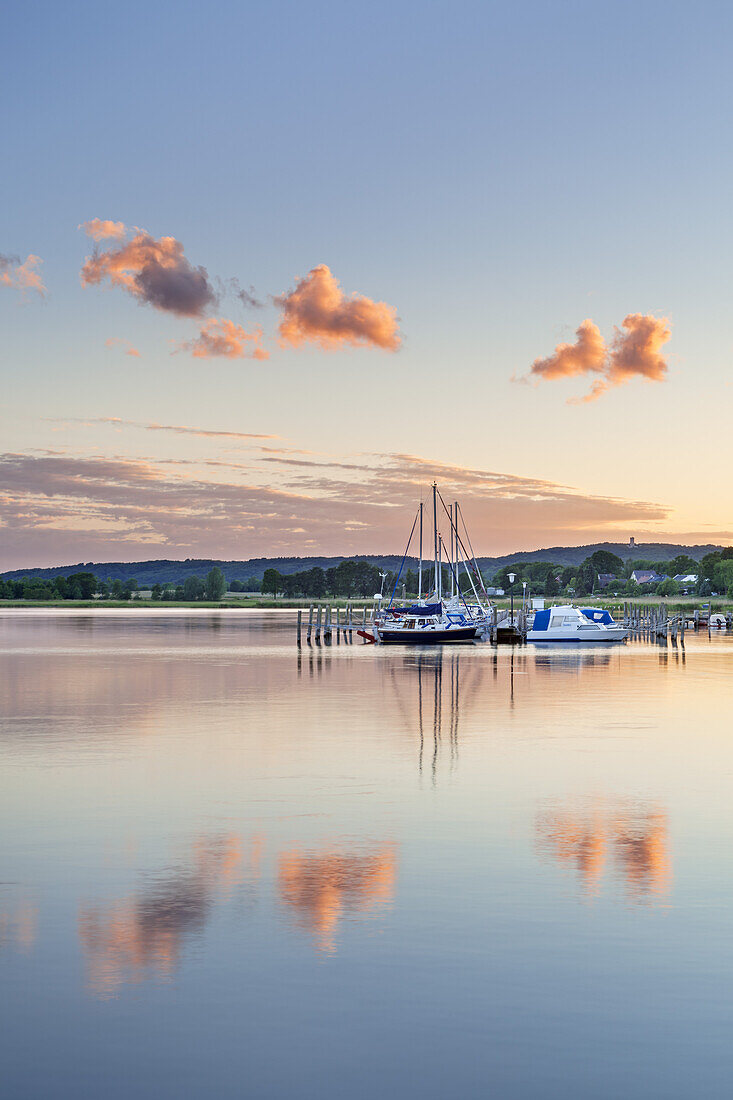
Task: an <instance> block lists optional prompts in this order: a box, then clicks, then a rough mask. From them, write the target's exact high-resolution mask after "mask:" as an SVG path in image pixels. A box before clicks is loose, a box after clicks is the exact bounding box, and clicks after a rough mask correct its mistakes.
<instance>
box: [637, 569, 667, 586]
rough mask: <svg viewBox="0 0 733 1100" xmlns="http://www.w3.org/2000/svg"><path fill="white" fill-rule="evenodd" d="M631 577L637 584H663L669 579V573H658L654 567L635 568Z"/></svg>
mask: <svg viewBox="0 0 733 1100" xmlns="http://www.w3.org/2000/svg"><path fill="white" fill-rule="evenodd" d="M631 579H632V581H636V583H637V584H661V583H662V581H668V580H669V576H668V574H667V573H657V572H656V570H654V569H635V570H634V572H633V573H632V574H631Z"/></svg>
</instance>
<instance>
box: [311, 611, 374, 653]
mask: <svg viewBox="0 0 733 1100" xmlns="http://www.w3.org/2000/svg"><path fill="white" fill-rule="evenodd" d="M371 620H372V609H371V608H369V609H367V607H366V605H365V606H364V607H352V605H351V603H347V604H346V607H343V608H342V607H332V606H331V604H326V605H325V606H324V605H323V604H320V603H318V604H311V605H310V608H309V609H308V622H307V625H305V640H306V642H307V643H308V645H311V644H312V642H313V641H315V642H316V644H317V645H320V643H321V640H323V642H324V643H325V644H326V645H330V644H331V642H332V641H333V636H334V634H335V635H336V642H337V643H340V642H341V639H342V638H343V640H344V642H352V641H353V640H354V631H355V630H357V631H358V630H360V629H361V630H363V629H365V627H367V626H368V625H369V623H371ZM303 628H304V623H303V612H302V611H299V612H298V628H297V629H298V633H297V640H298V645H302V644H303Z"/></svg>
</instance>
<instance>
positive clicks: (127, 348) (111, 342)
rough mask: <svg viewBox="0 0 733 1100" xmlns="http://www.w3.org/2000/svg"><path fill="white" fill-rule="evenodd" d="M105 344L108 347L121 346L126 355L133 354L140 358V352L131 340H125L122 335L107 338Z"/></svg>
mask: <svg viewBox="0 0 733 1100" xmlns="http://www.w3.org/2000/svg"><path fill="white" fill-rule="evenodd" d="M104 342H105V345H106V346H107V347H108V348H116V347H120V348H122V349H123V350H124V352H125V355H132V356H134V358H136V359H139V358H140V352H139V351H138V350H137V348H136V347H134V345H133V344H131V343H130V341H129V340H124V339H123V338H122V337H121V336H110V337H109V339H108V340H105V341H104Z"/></svg>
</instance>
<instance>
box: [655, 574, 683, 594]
mask: <svg viewBox="0 0 733 1100" xmlns="http://www.w3.org/2000/svg"><path fill="white" fill-rule="evenodd" d="M679 590H680V586H679V584H678V583H677V581H675V580H673V579H672V577H668V578H667V580H666V581H662V583H661V584H659V585H657V593H658V594H659V595H660V596H677V595H678V594H679Z"/></svg>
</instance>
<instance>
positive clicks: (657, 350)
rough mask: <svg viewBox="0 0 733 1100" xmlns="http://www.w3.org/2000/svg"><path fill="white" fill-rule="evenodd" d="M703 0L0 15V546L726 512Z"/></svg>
mask: <svg viewBox="0 0 733 1100" xmlns="http://www.w3.org/2000/svg"><path fill="white" fill-rule="evenodd" d="M732 31H733V10H731V9H730V8H729V7H728V6H726V5H723V4H718V3H703V4H700V5H696V6H695V7H694V8H693V6H692V5H690V4H675V3H664V4H662V3H645V2H641V3H638V2H637V3H634V4H631V3H625V2H623V0H621V2H619V3H616V4H614V5H600V4H588V3H563V2H559V3H552V4H550V3H537V2H532V3H518V4H514V5H506V4H496V3H491V2H483V3H471V2H465V3H455V2H454V3H450V4H449V3H443V2H437V3H430V2H422V3H409V2H404V0H403V2H399V0H398V2H390V3H382V2H381V0H377V2H373V3H372V4H370V5H368V6H367V7H364V6H363V5H355V4H350V3H344V2H342V3H338V4H337V3H319V2H316V3H311V4H309V5H302V4H296V3H270V4H267V5H264V4H254V3H250V4H248V3H229V2H223V0H215V2H213V3H210V4H208V5H206V7H205V8H204V7H200V6H193V5H190V4H187V3H175V4H174V3H166V2H153V3H146V4H142V3H135V2H131V3H127V4H125V5H115V4H108V5H100V4H95V5H92V4H87V3H84V2H80V3H75V4H73V5H70V6H66V7H59V6H58V5H55V4H50V3H33V2H30V3H27V4H25V5H16V6H14V7H13V9H12V10H10V11H9V12H8V13H7V14H6V16H5V19H4V29H3V40H4V50H3V55H4V61H3V66H2V71H1V72H0V94H2V101H3V103H4V104H5V105H6V110H5V112H4V125H3V139H2V140H3V151H4V157H3V160H4V171H3V173H2V191H1V193H2V196H3V202H2V204H1V205H0V331H1V333H2V341H1V343H0V364H1V366H2V393H3V401H2V407H1V412H0V431H1V432H2V441H3V442H2V446H1V447H0V451H1V452H2V453H1V454H0V569H12V568H23V567H25V566H27V567H31V566H45V565H60V564H71V563H74V562H78V561H105V560H106V561H112V560H127V561H134V560H137V559H140V558H145V559H148V558H186V557H214V558H239V559H246V558H249V557H255V556H280V555H284V556H286V555H287V556H289V555H308V554H333V555H338V554H344V555H348V554H352V553H396V552H398V551H400V550H402V549H403V548H404V544H405V542H406V539H407V535H408V533H409V530H410V525H411V523H412V518H413V515H414V509H415V506H416V504H417V501H418V500H419V499H421V498H422V499H427V494H428V492H429V486H430V484H431V482H432V480H433V479H434V478H435V479H437V481H438V483H439V485H440V487H441V489H442V491H443V493H444V495H445V496H446V498H449V497H450V498H452V497H454V496H457V497H458V499H460V500H461V501H462V503H463V508H464V514H465V516H466V519H467V522H468V524H469V529H470V531H471V535H472V539H473V542H474V548H475V549H476V552H477V553H481V554H486V555H490V554H503V553H509V552H511V551H513V550H520V549H534V548H537V547H542V546H553V545H561V544H584V543H589V542H593V541H597V540H609V541H627V540H628V538H629V537H630V536H631V535H633V536H634V537H635V538H636V539H637V541H673V542H686V543H711V542H722V543H726V544H727V543H731V542H733V504H732V503H731V500H730V494H729V493H728V492H727V490H726V476H725V472H726V470H727V467H728V464H729V461H730V457H731V442H730V436H729V432H728V430H727V426H728V424H729V423H730V418H731V413H732V412H733V391H732V390H731V384H730V378H729V374H730V371H729V363H730V358H731V351H732V350H733V321H731V319H730V309H729V303H728V295H729V293H730V288H729V281H730V271H729V269H730V261H729V256H730V255H731V252H732V251H733V250H732V247H731V245H732V244H733V240H732V238H733V220H732V219H731V218H730V213H729V209H730V193H731V183H732V182H733V180H732V176H733V147H732V146H731V143H730V141H729V140H728V138H727V134H728V130H729V116H730V112H731V93H732V92H733V72H732V71H731V67H730V64H729V57H728V47H727V43H728V42H729V41H730V36H731V32H732Z"/></svg>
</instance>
